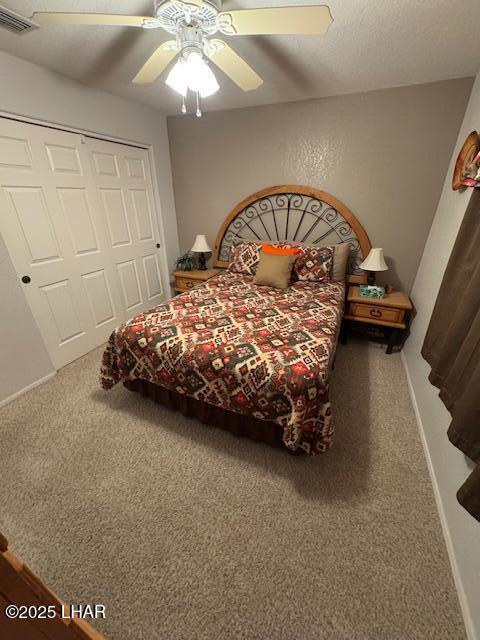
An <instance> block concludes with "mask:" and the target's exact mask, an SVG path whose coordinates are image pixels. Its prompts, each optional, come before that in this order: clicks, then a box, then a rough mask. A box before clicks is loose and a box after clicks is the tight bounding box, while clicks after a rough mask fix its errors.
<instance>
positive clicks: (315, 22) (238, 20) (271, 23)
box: [217, 5, 333, 36]
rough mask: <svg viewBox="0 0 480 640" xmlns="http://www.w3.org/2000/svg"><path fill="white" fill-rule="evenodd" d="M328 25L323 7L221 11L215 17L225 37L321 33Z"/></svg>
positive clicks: (327, 13) (326, 13) (330, 22)
mask: <svg viewBox="0 0 480 640" xmlns="http://www.w3.org/2000/svg"><path fill="white" fill-rule="evenodd" d="M332 22H333V18H332V14H331V13H330V8H329V7H328V6H327V5H317V6H309V7H271V8H264V9H243V10H239V11H222V12H221V13H220V14H219V15H218V18H217V24H218V27H219V29H220V31H221V32H222V33H224V34H225V35H229V36H235V35H242V36H243V35H274V34H282V35H289V34H297V33H298V34H302V33H304V34H322V33H325V32H326V31H327V29H328V27H329V26H330V25H331V24H332Z"/></svg>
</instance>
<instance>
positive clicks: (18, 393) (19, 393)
mask: <svg viewBox="0 0 480 640" xmlns="http://www.w3.org/2000/svg"><path fill="white" fill-rule="evenodd" d="M56 373H57V372H56V371H52V372H51V373H48V374H47V375H46V376H44V377H43V378H40V380H35V382H32V384H29V385H28V386H27V387H24V388H23V389H20V391H16V392H15V393H14V394H12V395H11V396H8V398H4V399H3V400H0V408H1V407H4V406H5V405H6V404H8V403H9V402H12V401H13V400H15V399H16V398H18V397H19V396H23V394H24V393H27V391H30V390H31V389H34V388H35V387H38V385H40V384H43V383H44V382H47V380H50V378H53V376H54V375H56Z"/></svg>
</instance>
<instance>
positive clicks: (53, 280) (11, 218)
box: [0, 118, 162, 368]
mask: <svg viewBox="0 0 480 640" xmlns="http://www.w3.org/2000/svg"><path fill="white" fill-rule="evenodd" d="M100 144H103V143H100ZM106 144H109V143H106ZM116 146H117V145H115V144H113V143H112V148H115V147H116ZM118 146H120V147H121V149H122V151H121V152H118V151H117V152H116V154H115V153H111V152H110V156H109V157H108V154H107V153H104V155H103V157H102V156H101V155H99V153H100V152H98V153H97V152H96V150H95V149H93V150H91V149H90V148H89V140H88V139H87V138H84V137H83V136H80V135H77V134H73V133H67V132H64V131H58V130H55V129H49V128H47V127H40V126H36V125H29V124H25V123H19V122H15V121H12V120H7V119H2V118H0V214H1V215H0V231H1V233H2V234H3V236H4V239H5V243H6V245H7V248H8V250H9V253H10V255H11V258H12V261H13V263H14V266H15V269H16V271H17V274H18V277H19V279H22V277H23V279H24V280H28V279H29V281H28V282H24V284H22V286H23V290H24V292H25V295H26V298H27V301H28V303H29V305H30V307H31V309H32V312H33V315H34V318H35V320H36V322H37V324H38V326H39V329H40V332H41V334H42V336H43V338H44V341H45V344H46V346H47V349H48V352H49V354H50V357H51V358H52V362H53V363H54V365H55V367H56V368H60V367H62V366H63V365H65V364H67V363H68V362H71V361H72V360H75V359H76V358H78V357H79V356H81V355H83V354H85V353H87V352H88V351H90V350H91V349H93V348H95V347H97V346H99V345H100V344H102V343H103V342H105V340H106V339H107V338H108V335H109V334H110V332H111V331H112V330H113V329H114V328H115V327H116V326H117V325H118V324H120V323H121V322H122V321H123V320H125V319H126V318H127V317H131V316H132V315H134V313H135V312H137V311H139V310H140V309H141V308H143V307H145V306H151V304H157V303H158V302H159V301H160V300H161V292H162V288H161V285H160V284H159V283H160V282H161V278H160V275H159V269H158V259H157V255H156V253H155V252H158V249H156V246H155V244H156V242H157V238H158V233H157V229H156V226H155V223H156V220H154V218H155V216H154V215H153V211H152V207H153V198H152V194H151V193H150V192H149V189H150V190H151V181H150V182H149V180H150V177H149V170H148V165H147V162H148V156H146V159H145V158H143V157H141V158H138V155H139V154H138V153H137V151H140V152H141V151H142V150H137V149H134V148H132V150H131V157H132V162H133V161H134V160H135V161H136V162H133V164H131V167H130V171H131V172H133V173H134V174H135V175H136V174H137V173H139V172H140V167H142V166H143V172H144V178H143V179H142V180H138V181H137V182H135V176H134V177H133V178H128V179H126V182H125V184H123V183H122V179H121V177H120V178H117V179H116V180H117V182H116V185H115V186H113V183H109V184H104V183H103V178H102V176H101V173H102V172H107V173H108V171H111V170H112V168H111V166H110V168H109V165H108V161H109V159H110V160H112V161H113V162H114V163H117V165H118V168H119V171H120V176H122V175H123V171H124V170H123V169H122V168H121V167H122V162H123V164H125V166H126V167H127V168H126V169H125V171H127V172H128V166H129V165H127V159H128V157H129V156H128V154H127V151H125V150H129V149H130V148H129V147H125V148H124V147H123V146H122V145H118ZM92 167H98V168H95V170H93V169H92ZM125 175H128V174H125ZM112 177H113V176H112ZM97 178H98V180H99V185H98V186H97V184H96V181H97ZM132 181H133V182H132ZM108 189H110V192H108ZM115 189H116V191H115ZM102 190H103V191H102ZM119 192H120V193H121V194H122V195H121V197H122V198H123V199H124V200H125V204H124V208H123V210H125V211H126V212H127V213H126V216H124V218H123V220H122V206H123V203H122V201H121V200H118V195H117V194H118V193H119ZM146 194H147V195H146ZM128 197H129V198H130V199H131V202H132V204H131V205H129V203H128ZM116 198H117V200H115V199H116ZM137 212H138V213H137ZM133 223H135V224H136V226H135V227H132V224H133ZM126 225H127V226H126ZM127 233H128V234H129V236H130V237H131V240H129V239H128V236H127V235H126V234H127ZM134 233H136V235H134ZM129 244H131V245H134V246H137V245H140V246H141V247H142V250H140V249H134V250H130V253H129V252H128V247H129ZM154 247H155V251H154V249H153V248H154ZM152 260H153V261H154V262H153V263H152ZM152 264H154V266H155V268H154V267H153V266H152Z"/></svg>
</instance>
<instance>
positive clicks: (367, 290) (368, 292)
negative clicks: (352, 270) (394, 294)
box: [360, 284, 385, 298]
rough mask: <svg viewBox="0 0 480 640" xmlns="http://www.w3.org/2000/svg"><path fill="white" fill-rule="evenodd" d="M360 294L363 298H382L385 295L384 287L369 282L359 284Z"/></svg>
mask: <svg viewBox="0 0 480 640" xmlns="http://www.w3.org/2000/svg"><path fill="white" fill-rule="evenodd" d="M360 295H361V296H362V297H365V298H383V297H384V296H385V288H384V287H378V286H372V285H369V284H361V285H360Z"/></svg>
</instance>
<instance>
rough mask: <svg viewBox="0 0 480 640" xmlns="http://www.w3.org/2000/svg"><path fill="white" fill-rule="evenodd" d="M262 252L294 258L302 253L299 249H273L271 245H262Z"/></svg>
mask: <svg viewBox="0 0 480 640" xmlns="http://www.w3.org/2000/svg"><path fill="white" fill-rule="evenodd" d="M262 251H264V252H265V253H270V254H274V255H277V256H294V255H296V254H297V253H300V249H299V248H298V247H273V246H272V245H271V244H262Z"/></svg>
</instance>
